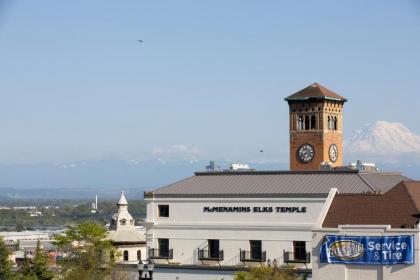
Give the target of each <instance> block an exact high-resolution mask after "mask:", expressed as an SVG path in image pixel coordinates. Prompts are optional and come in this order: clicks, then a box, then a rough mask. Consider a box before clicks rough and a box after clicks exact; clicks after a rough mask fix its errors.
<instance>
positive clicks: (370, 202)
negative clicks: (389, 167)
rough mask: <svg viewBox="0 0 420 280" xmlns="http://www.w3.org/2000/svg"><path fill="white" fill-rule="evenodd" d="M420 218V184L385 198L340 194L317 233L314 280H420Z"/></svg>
mask: <svg viewBox="0 0 420 280" xmlns="http://www.w3.org/2000/svg"><path fill="white" fill-rule="evenodd" d="M419 218H420V182H414V181H403V182H401V183H399V184H397V185H396V186H395V187H393V188H392V189H390V190H389V191H387V192H385V193H384V194H380V193H365V194H339V193H336V194H335V195H334V198H333V200H332V203H331V206H330V207H329V210H328V213H327V215H326V216H325V219H324V220H323V222H322V226H321V227H319V228H316V229H314V230H313V241H312V246H313V247H312V256H313V258H312V275H313V279H323V280H330V279H331V280H335V279H342V280H353V279H355V280H356V279H357V280H358V279H364V280H380V279H393V280H398V279H401V280H405V279H420V254H419V232H420V228H419Z"/></svg>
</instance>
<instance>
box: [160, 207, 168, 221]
mask: <svg viewBox="0 0 420 280" xmlns="http://www.w3.org/2000/svg"><path fill="white" fill-rule="evenodd" d="M158 212H159V213H158V216H159V217H166V218H168V217H169V205H159V206H158Z"/></svg>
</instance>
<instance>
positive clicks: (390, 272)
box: [312, 225, 420, 280]
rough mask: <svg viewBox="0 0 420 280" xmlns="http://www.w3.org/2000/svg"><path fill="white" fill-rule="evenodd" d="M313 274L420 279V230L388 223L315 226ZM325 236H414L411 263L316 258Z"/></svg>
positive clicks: (325, 278)
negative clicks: (331, 261)
mask: <svg viewBox="0 0 420 280" xmlns="http://www.w3.org/2000/svg"><path fill="white" fill-rule="evenodd" d="M313 233H314V234H313V237H314V238H313V242H312V246H313V247H312V277H313V279H322V280H336V279H341V280H359V279H363V280H391V279H392V280H408V279H420V265H419V258H420V255H419V229H418V228H416V229H391V228H390V227H388V226H374V225H372V226H341V227H340V228H338V229H317V230H314V232H313ZM325 235H356V236H382V235H385V236H386V235H414V247H415V248H414V262H415V263H414V264H413V265H388V266H381V265H355V264H351V265H350V264H328V263H321V262H320V261H319V257H318V256H319V251H320V245H321V243H322V241H323V240H324V236H325Z"/></svg>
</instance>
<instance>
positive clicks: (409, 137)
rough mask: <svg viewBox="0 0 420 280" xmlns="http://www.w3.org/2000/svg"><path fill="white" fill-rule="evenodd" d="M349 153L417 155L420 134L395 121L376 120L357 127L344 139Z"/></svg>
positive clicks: (419, 149)
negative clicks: (350, 135) (349, 136)
mask: <svg viewBox="0 0 420 280" xmlns="http://www.w3.org/2000/svg"><path fill="white" fill-rule="evenodd" d="M345 151H346V153H348V154H350V155H369V156H387V157H390V156H403V155H404V156H407V155H410V154H411V155H412V156H419V155H420V136H419V135H416V134H414V133H413V132H411V131H410V130H409V129H408V128H407V127H405V126H404V125H403V124H401V123H397V122H386V121H377V122H375V123H373V124H366V125H364V126H362V127H361V128H360V129H358V130H357V131H356V132H355V133H354V134H353V135H352V137H351V138H349V139H348V140H347V141H345Z"/></svg>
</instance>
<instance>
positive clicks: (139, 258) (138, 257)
mask: <svg viewBox="0 0 420 280" xmlns="http://www.w3.org/2000/svg"><path fill="white" fill-rule="evenodd" d="M137 260H138V261H141V250H137Z"/></svg>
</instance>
